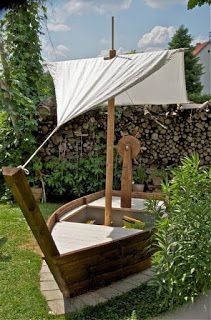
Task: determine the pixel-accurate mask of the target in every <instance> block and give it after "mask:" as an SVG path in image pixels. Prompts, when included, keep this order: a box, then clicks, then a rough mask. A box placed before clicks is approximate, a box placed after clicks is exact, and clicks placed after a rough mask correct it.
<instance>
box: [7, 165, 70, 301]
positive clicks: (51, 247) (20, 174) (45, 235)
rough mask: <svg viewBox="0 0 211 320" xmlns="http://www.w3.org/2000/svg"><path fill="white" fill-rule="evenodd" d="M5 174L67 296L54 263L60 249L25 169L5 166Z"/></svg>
mask: <svg viewBox="0 0 211 320" xmlns="http://www.w3.org/2000/svg"><path fill="white" fill-rule="evenodd" d="M3 176H4V179H5V181H6V183H7V185H8V186H9V187H10V189H11V191H12V194H13V196H14V198H15V200H16V201H17V203H18V205H19V206H20V208H21V210H22V212H23V214H24V217H25V219H26V221H27V223H28V225H29V227H30V229H31V231H32V233H33V235H34V237H35V239H36V240H37V242H38V244H39V246H40V249H41V250H42V252H43V254H44V256H45V260H46V262H47V264H48V266H49V269H50V270H51V272H52V274H53V276H54V278H55V280H56V281H57V283H58V286H59V287H60V289H61V291H62V292H63V294H64V295H65V296H69V290H68V288H67V286H66V284H65V282H64V280H63V278H62V276H61V273H60V270H59V269H58V267H57V266H56V265H55V263H54V258H55V257H56V256H57V257H58V256H59V251H58V249H57V247H56V245H55V242H54V240H53V238H52V236H51V234H50V231H49V230H48V227H47V225H46V223H45V220H44V218H43V216H42V214H41V212H40V209H39V207H38V204H37V203H36V201H35V199H34V197H33V194H32V192H31V189H30V186H29V184H28V181H27V179H26V176H25V173H24V171H23V170H22V169H20V168H7V167H5V168H3Z"/></svg>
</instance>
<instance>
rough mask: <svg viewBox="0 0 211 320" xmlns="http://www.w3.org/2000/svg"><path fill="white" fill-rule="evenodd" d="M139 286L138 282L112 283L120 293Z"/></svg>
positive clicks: (111, 286)
mask: <svg viewBox="0 0 211 320" xmlns="http://www.w3.org/2000/svg"><path fill="white" fill-rule="evenodd" d="M135 287H137V283H136V284H135V283H132V282H127V281H118V282H115V283H113V284H112V285H110V288H114V289H115V290H118V291H119V292H120V293H124V292H127V291H130V290H132V289H134V288H135Z"/></svg>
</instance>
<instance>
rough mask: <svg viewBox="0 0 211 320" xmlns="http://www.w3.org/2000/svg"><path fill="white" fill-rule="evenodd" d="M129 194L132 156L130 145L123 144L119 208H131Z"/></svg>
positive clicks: (130, 192) (130, 189)
mask: <svg viewBox="0 0 211 320" xmlns="http://www.w3.org/2000/svg"><path fill="white" fill-rule="evenodd" d="M131 194H132V158H131V146H130V145H129V144H128V145H126V146H125V151H124V157H123V165H122V178H121V208H131Z"/></svg>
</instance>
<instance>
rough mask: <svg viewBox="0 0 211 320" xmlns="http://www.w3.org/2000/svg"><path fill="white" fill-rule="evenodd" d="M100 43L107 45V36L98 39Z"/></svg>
mask: <svg viewBox="0 0 211 320" xmlns="http://www.w3.org/2000/svg"><path fill="white" fill-rule="evenodd" d="M100 43H102V44H104V45H108V44H109V40H108V39H107V38H104V37H103V38H101V39H100Z"/></svg>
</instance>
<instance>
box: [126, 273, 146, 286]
mask: <svg viewBox="0 0 211 320" xmlns="http://www.w3.org/2000/svg"><path fill="white" fill-rule="evenodd" d="M149 279H150V276H149V275H147V274H144V273H142V272H140V273H137V274H134V275H132V276H129V277H127V278H126V280H127V282H130V283H133V284H134V285H135V286H136V287H138V286H139V285H140V284H141V283H143V282H146V281H148V280H149Z"/></svg>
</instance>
